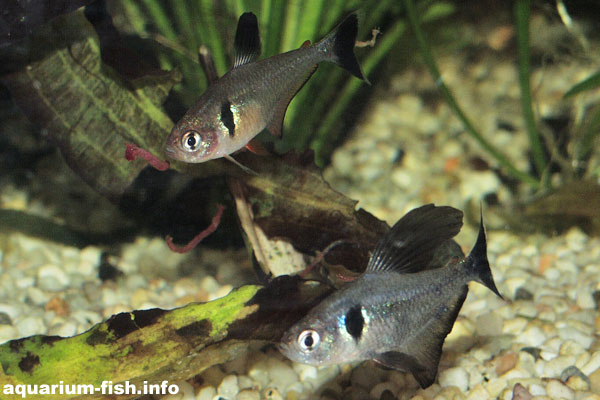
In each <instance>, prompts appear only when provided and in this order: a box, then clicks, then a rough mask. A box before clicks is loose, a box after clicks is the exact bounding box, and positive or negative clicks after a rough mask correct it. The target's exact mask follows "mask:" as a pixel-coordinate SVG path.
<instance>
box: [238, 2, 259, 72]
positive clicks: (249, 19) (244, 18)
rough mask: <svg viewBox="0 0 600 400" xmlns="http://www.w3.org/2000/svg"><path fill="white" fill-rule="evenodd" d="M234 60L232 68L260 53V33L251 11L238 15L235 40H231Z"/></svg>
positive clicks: (249, 60)
mask: <svg viewBox="0 0 600 400" xmlns="http://www.w3.org/2000/svg"><path fill="white" fill-rule="evenodd" d="M233 48H234V61H233V68H235V67H239V66H240V65H244V64H248V63H250V62H252V61H254V60H256V59H257V58H258V56H259V55H260V34H259V33H258V21H257V19H256V15H254V14H252V13H251V12H247V13H244V14H242V15H241V16H240V19H239V21H238V26H237V30H236V32H235V41H234V42H233Z"/></svg>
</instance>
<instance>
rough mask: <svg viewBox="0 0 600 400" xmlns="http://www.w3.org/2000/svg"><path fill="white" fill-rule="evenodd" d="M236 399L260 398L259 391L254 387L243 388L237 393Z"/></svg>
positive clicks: (255, 399) (257, 399) (250, 399)
mask: <svg viewBox="0 0 600 400" xmlns="http://www.w3.org/2000/svg"><path fill="white" fill-rule="evenodd" d="M236 400H260V392H259V391H258V390H254V389H244V390H242V391H240V392H239V393H238V394H237V397H236Z"/></svg>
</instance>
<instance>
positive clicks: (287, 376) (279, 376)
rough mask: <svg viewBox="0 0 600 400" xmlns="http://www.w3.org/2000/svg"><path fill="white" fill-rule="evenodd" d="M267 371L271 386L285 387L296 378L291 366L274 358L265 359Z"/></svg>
mask: <svg viewBox="0 0 600 400" xmlns="http://www.w3.org/2000/svg"><path fill="white" fill-rule="evenodd" d="M267 371H268V373H269V378H271V382H272V384H273V386H276V387H278V388H284V389H285V388H287V387H288V386H289V385H291V384H292V383H294V382H296V381H297V380H298V375H296V373H295V372H294V370H293V369H292V367H290V366H289V365H288V364H287V363H285V362H283V361H281V360H278V359H276V358H270V359H268V360H267Z"/></svg>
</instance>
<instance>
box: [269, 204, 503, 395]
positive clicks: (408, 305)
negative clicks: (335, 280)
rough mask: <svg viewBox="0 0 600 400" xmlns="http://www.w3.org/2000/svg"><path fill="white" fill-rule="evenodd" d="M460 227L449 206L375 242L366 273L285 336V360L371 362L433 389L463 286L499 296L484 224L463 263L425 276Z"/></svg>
mask: <svg viewBox="0 0 600 400" xmlns="http://www.w3.org/2000/svg"><path fill="white" fill-rule="evenodd" d="M461 224H462V213H461V212H460V211H458V210H455V209H452V208H450V207H435V206H433V205H428V206H424V207H420V208H418V209H415V210H413V211H411V212H410V213H409V214H407V215H406V216H405V217H404V218H402V219H401V220H400V221H398V223H397V224H396V225H395V226H394V227H393V228H392V229H391V230H390V232H389V233H388V234H386V235H385V236H384V237H383V238H382V239H381V240H380V242H379V243H378V245H377V247H376V249H375V252H374V253H373V255H372V257H371V260H370V261H369V265H368V267H367V270H366V271H365V273H364V274H363V275H361V276H360V277H359V278H357V279H356V280H355V281H353V282H351V283H349V284H347V285H345V286H344V287H342V288H341V289H340V290H338V291H337V292H335V293H333V294H332V295H330V296H329V297H328V298H326V299H325V300H323V301H322V302H321V303H320V304H319V305H318V306H316V307H315V308H314V309H312V310H311V311H310V312H309V313H308V314H307V315H306V316H305V317H304V318H303V319H301V320H300V321H299V322H298V323H297V324H296V325H294V326H293V327H292V328H290V329H289V330H288V331H287V332H286V333H285V334H284V336H283V337H282V339H281V343H280V345H279V347H280V349H281V351H282V352H283V354H284V355H286V356H287V357H289V358H290V359H292V360H294V361H298V362H302V363H307V364H313V365H329V364H338V363H345V362H351V361H361V360H371V359H372V360H375V361H377V362H379V363H381V364H383V365H385V366H388V367H390V368H394V369H399V370H403V371H408V372H411V373H413V375H414V376H415V378H416V379H417V381H418V382H419V383H420V384H421V386H423V387H427V386H429V385H431V384H432V383H433V381H434V379H435V376H436V374H437V366H438V363H439V359H440V356H441V350H442V345H443V342H444V339H445V337H446V335H447V334H448V333H449V332H450V330H451V329H452V326H453V324H454V321H455V320H456V317H457V315H458V312H459V311H460V308H461V306H462V304H463V302H464V300H465V298H466V295H467V291H468V286H467V283H468V282H470V281H473V280H475V281H479V282H481V283H483V284H484V285H486V286H488V287H489V288H490V289H491V290H492V291H494V292H495V293H496V294H498V295H500V294H499V293H498V291H497V289H496V287H495V284H494V282H493V278H492V276H491V272H490V269H489V264H488V262H487V256H486V249H485V248H486V242H485V233H484V230H483V225H481V228H480V233H479V237H478V240H477V243H476V244H475V246H474V248H473V251H472V252H471V254H470V255H469V256H468V257H467V258H464V259H463V260H462V261H460V262H459V261H458V260H451V261H450V262H448V264H447V265H446V266H445V267H442V268H438V269H428V270H423V268H424V267H426V266H427V265H426V264H427V263H428V262H429V261H431V258H432V256H433V253H434V251H435V249H436V248H437V247H439V245H441V244H442V243H443V242H444V241H447V240H449V239H450V238H452V237H453V236H454V235H456V233H458V231H459V230H460V226H461Z"/></svg>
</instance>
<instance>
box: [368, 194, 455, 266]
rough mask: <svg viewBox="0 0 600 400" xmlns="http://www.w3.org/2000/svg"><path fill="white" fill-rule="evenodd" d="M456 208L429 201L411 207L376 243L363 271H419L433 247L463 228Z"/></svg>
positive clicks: (431, 253) (434, 248) (430, 255)
mask: <svg viewBox="0 0 600 400" xmlns="http://www.w3.org/2000/svg"><path fill="white" fill-rule="evenodd" d="M462 216H463V213H462V211H460V210H457V209H456V208H452V207H448V206H441V207H436V206H434V205H433V204H428V205H425V206H422V207H419V208H415V209H414V210H411V211H410V212H409V213H408V214H406V215H405V216H404V217H402V218H401V219H400V220H399V221H398V222H396V224H395V225H394V226H393V227H392V228H391V229H390V230H389V232H387V233H386V234H385V235H384V236H383V237H382V238H381V239H380V240H379V242H377V246H376V247H375V250H374V251H373V254H372V255H371V258H370V259H369V264H368V265H367V269H366V272H371V273H372V272H381V271H397V272H403V273H407V272H418V271H421V270H423V269H424V268H426V267H427V266H429V264H430V263H431V260H432V259H433V255H434V252H435V250H436V249H437V248H438V247H439V246H440V245H441V244H442V243H444V242H445V241H447V240H449V239H452V238H453V237H454V236H456V234H457V233H458V232H459V231H460V228H461V227H462Z"/></svg>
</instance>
